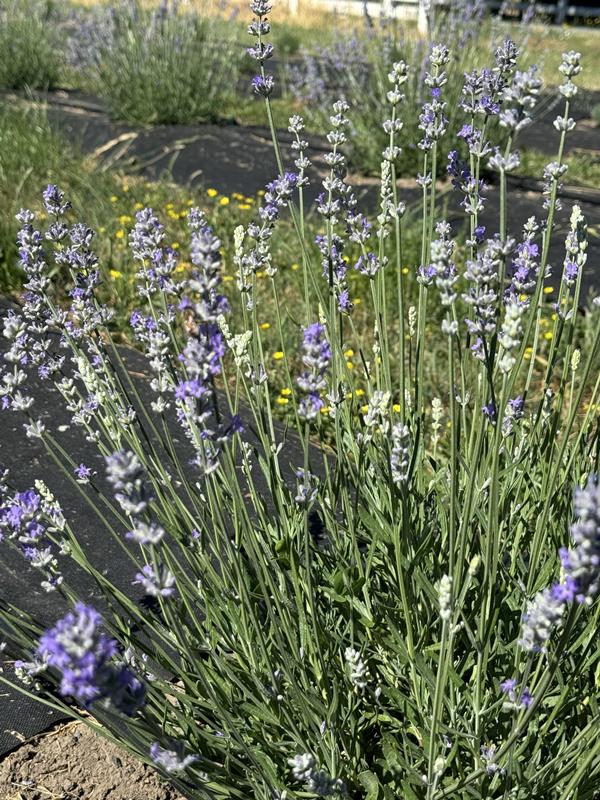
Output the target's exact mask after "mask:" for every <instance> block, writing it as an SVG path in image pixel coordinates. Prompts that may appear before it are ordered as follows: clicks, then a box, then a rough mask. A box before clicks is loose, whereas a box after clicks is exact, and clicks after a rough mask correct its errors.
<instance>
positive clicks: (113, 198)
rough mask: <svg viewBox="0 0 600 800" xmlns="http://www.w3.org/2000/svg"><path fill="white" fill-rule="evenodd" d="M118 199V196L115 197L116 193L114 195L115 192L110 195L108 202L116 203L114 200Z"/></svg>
mask: <svg viewBox="0 0 600 800" xmlns="http://www.w3.org/2000/svg"><path fill="white" fill-rule="evenodd" d="M118 199H119V198H118V197H117V195H116V194H113V195H112V196H111V198H110V202H111V203H116V202H117V201H118Z"/></svg>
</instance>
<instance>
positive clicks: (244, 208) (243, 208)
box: [238, 203, 252, 211]
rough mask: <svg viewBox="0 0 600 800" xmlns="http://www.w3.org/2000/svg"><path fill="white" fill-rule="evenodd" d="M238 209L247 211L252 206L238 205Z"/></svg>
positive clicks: (247, 204)
mask: <svg viewBox="0 0 600 800" xmlns="http://www.w3.org/2000/svg"><path fill="white" fill-rule="evenodd" d="M238 208H239V209H240V211H248V209H249V208H252V206H251V205H250V204H249V203H238Z"/></svg>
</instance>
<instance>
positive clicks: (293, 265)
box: [292, 264, 300, 270]
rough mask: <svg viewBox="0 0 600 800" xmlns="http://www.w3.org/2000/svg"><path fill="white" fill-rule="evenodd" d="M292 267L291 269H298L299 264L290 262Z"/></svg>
mask: <svg viewBox="0 0 600 800" xmlns="http://www.w3.org/2000/svg"><path fill="white" fill-rule="evenodd" d="M292 269H293V270H297V269H300V264H292Z"/></svg>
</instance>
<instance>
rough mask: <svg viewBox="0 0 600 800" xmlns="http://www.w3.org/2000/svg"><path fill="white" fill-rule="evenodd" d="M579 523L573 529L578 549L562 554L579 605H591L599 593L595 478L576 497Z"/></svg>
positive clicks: (599, 503) (599, 486) (599, 510)
mask: <svg viewBox="0 0 600 800" xmlns="http://www.w3.org/2000/svg"><path fill="white" fill-rule="evenodd" d="M574 515H575V517H576V522H574V523H573V525H571V536H572V537H573V541H574V542H575V548H574V549H572V550H567V549H566V548H562V549H561V550H560V557H561V561H562V566H563V569H564V571H565V574H566V576H567V582H568V583H570V585H571V586H572V592H573V598H574V599H575V600H576V601H577V602H578V603H587V604H590V603H592V601H593V600H594V598H595V597H596V596H597V594H598V591H599V590H600V482H599V481H598V477H597V476H595V475H592V476H591V477H590V478H589V480H588V482H587V485H586V487H585V488H584V489H579V488H577V489H576V490H575V496H574Z"/></svg>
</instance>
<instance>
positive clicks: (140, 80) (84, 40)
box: [61, 0, 243, 124]
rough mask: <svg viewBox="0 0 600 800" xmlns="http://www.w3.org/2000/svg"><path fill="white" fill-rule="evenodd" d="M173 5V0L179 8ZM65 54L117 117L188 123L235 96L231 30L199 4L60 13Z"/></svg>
mask: <svg viewBox="0 0 600 800" xmlns="http://www.w3.org/2000/svg"><path fill="white" fill-rule="evenodd" d="M180 6H181V7H180ZM61 28H62V29H63V30H64V31H65V34H66V39H67V46H66V58H67V61H68V63H69V64H70V66H71V68H72V69H74V70H76V71H78V70H82V71H83V74H84V75H85V78H86V83H87V84H88V87H90V88H92V89H93V90H94V91H96V92H97V93H98V94H99V95H100V96H101V97H102V98H103V99H104V100H105V101H106V103H107V105H108V107H109V109H110V111H111V112H112V113H113V114H114V115H115V116H117V117H119V118H121V119H125V120H128V121H131V122H149V123H167V124H168V123H189V122H197V121H199V120H206V119H212V118H215V117H217V116H219V114H220V112H221V110H222V107H223V104H224V103H225V102H227V101H228V100H230V99H231V97H232V96H234V95H235V92H236V90H237V80H238V77H239V72H240V68H241V63H242V56H243V49H242V47H241V46H240V45H239V42H238V40H237V29H236V28H233V29H232V26H231V25H230V24H228V23H227V22H226V21H225V20H221V19H220V18H218V17H215V16H213V15H211V14H209V13H208V12H207V11H206V10H202V9H198V8H197V7H196V8H193V9H192V8H185V7H184V6H182V5H181V4H180V3H179V2H178V0H163V2H161V3H160V4H158V6H156V8H154V9H153V10H152V11H147V10H145V9H144V7H143V6H142V5H141V4H140V3H139V2H138V0H128V2H126V3H115V4H112V5H108V6H101V7H98V8H93V9H91V10H81V9H79V10H77V9H73V10H72V11H71V12H70V13H69V14H67V15H65V18H64V19H63V21H62V25H61Z"/></svg>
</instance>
